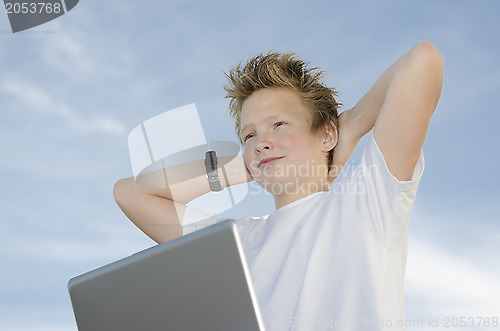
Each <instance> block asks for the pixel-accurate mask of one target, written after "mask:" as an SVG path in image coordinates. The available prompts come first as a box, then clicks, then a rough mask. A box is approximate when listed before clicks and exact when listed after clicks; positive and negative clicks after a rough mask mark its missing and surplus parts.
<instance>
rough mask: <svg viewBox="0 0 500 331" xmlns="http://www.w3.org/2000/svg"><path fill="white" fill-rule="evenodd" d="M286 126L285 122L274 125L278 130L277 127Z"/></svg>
mask: <svg viewBox="0 0 500 331" xmlns="http://www.w3.org/2000/svg"><path fill="white" fill-rule="evenodd" d="M285 124H286V123H285V122H283V121H281V122H276V123H274V127H275V128H277V127H280V126H283V125H285Z"/></svg>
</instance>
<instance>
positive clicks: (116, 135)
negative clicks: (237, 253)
mask: <svg viewBox="0 0 500 331" xmlns="http://www.w3.org/2000/svg"><path fill="white" fill-rule="evenodd" d="M499 12H500V4H499V3H498V2H497V1H479V2H473V1H432V2H431V1H419V2H417V1H411V2H410V1H404V2H403V1H395V0H394V1H302V0H292V1H281V0H279V1H278V0H275V1H267V2H266V1H256V2H251V3H250V2H243V1H241V2H236V1H229V0H226V1H210V2H205V1H190V0H183V1H181V0H177V1H149V2H139V1H128V0H123V1H120V2H111V1H110V2H103V1H94V0H87V1H81V2H80V3H79V4H78V5H77V6H76V7H75V8H74V9H73V10H72V11H71V12H69V13H68V14H66V15H64V16H62V17H60V18H58V19H56V20H54V21H52V22H49V23H47V24H44V25H42V26H39V27H37V28H34V29H31V30H27V31H24V32H20V33H16V34H12V32H10V26H9V23H8V20H7V15H6V14H5V13H1V14H0V58H1V59H2V61H0V119H1V120H0V152H1V157H0V170H1V175H0V176H1V177H0V181H1V187H2V190H1V193H0V212H1V213H0V215H1V220H0V247H1V250H0V266H1V272H0V330H2V331H4V330H6V331H7V330H8V331H20V330H51V331H59V330H64V331H66V330H76V325H75V322H74V318H73V312H72V308H71V303H70V300H69V296H68V293H67V289H66V284H67V281H68V280H69V279H70V278H71V277H73V276H76V275H78V274H81V273H83V272H86V271H89V270H91V269H94V268H97V267H99V266H101V265H104V264H106V263H109V262H112V261H115V260H118V259H120V258H123V257H125V256H127V255H130V254H132V253H135V252H137V251H138V250H142V249H144V248H147V247H150V246H152V245H153V244H154V243H153V242H152V241H151V240H149V239H148V238H147V237H145V236H144V235H143V234H142V233H141V232H140V231H139V230H137V229H136V228H135V227H134V226H133V225H132V224H131V223H130V222H128V221H127V219H126V218H125V216H124V215H123V214H122V213H121V211H120V210H119V209H118V207H117V206H116V205H115V203H114V201H113V197H112V187H113V184H114V182H115V181H116V180H118V179H119V178H123V177H128V176H131V174H132V170H131V166H130V160H129V156H128V147H127V135H128V133H129V132H130V131H131V130H132V129H133V128H134V127H136V126H137V125H138V124H140V123H141V122H143V121H144V120H146V119H149V118H151V117H153V116H155V115H158V114H160V113H162V112H164V111H167V110H169V109H173V108H176V107H180V106H183V105H187V104H190V103H193V102H194V103H196V105H197V107H198V111H199V114H200V118H201V122H202V124H203V127H204V130H205V134H206V136H207V138H208V139H209V140H232V141H236V137H235V136H234V135H233V125H232V123H231V122H230V120H229V119H228V118H227V114H226V109H227V101H226V100H224V98H223V97H224V92H223V90H222V85H223V84H224V79H225V78H224V74H223V71H225V70H227V69H228V68H229V67H230V66H232V65H234V64H236V63H238V62H239V61H240V60H242V59H246V58H248V57H249V56H251V55H254V54H255V53H258V52H267V51H269V50H271V49H274V50H281V51H295V52H297V53H298V54H299V55H300V56H301V57H303V58H305V59H307V60H308V61H309V62H311V63H312V64H313V65H315V66H320V67H322V68H323V69H325V70H326V71H328V73H329V75H328V78H327V83H328V84H329V85H334V86H336V87H337V88H338V89H339V91H340V92H341V95H342V103H343V104H344V109H347V108H349V107H352V106H353V105H354V104H355V103H356V101H357V100H358V99H359V98H360V97H361V96H362V95H363V93H364V92H365V91H366V90H367V89H368V88H369V87H370V86H371V84H372V83H373V82H374V81H375V80H376V78H377V77H378V76H379V75H380V74H381V73H382V72H383V71H384V70H385V68H387V67H388V66H389V65H390V64H392V63H393V62H394V61H395V60H397V59H398V58H399V57H400V56H401V55H403V54H404V53H405V52H406V51H408V50H409V49H410V48H411V47H412V46H413V45H415V44H416V43H417V42H418V41H420V40H429V41H431V42H433V43H434V44H435V45H436V47H437V48H438V49H439V50H440V51H441V52H442V54H443V55H444V58H445V63H446V68H445V82H444V90H443V95H442V98H441V101H440V104H439V106H438V109H437V111H436V113H435V116H434V118H433V120H432V122H431V126H430V128H429V133H428V137H427V141H426V143H425V146H424V155H425V160H426V168H425V171H424V176H423V178H422V181H421V183H420V188H419V193H418V195H417V200H416V202H415V206H414V210H413V213H412V215H411V219H410V222H411V225H410V248H409V257H408V265H407V273H406V285H405V286H406V312H407V319H409V320H423V321H424V325H425V323H427V321H428V320H429V318H432V319H435V318H439V319H440V320H441V321H443V320H444V318H446V317H447V316H450V317H453V316H458V317H460V316H464V317H470V316H483V317H493V316H497V317H500V315H499V314H500V313H499V307H500V280H499V279H500V258H499V257H498V256H499V255H498V251H499V250H500V217H499V214H500V210H499V209H500V207H499V203H498V201H499V197H500V189H499V188H498V186H499V184H500V176H498V169H499V167H498V164H499V162H500V157H499V155H498V150H499V147H500V146H499V143H498V139H497V138H496V132H497V131H498V130H497V125H498V123H499V122H500V114H499V112H498V109H497V108H498V106H497V95H498V91H499V90H500V65H499V61H500V60H499V59H500V49H499V47H500V46H499V45H500V43H499V39H500V38H499V33H500V21H499V20H498V17H497V16H498V13H499ZM357 152H359V149H358V151H357ZM354 159H356V155H355V156H354ZM256 203H257V204H259V205H260V206H261V208H262V214H265V213H269V212H271V211H272V208H273V202H272V200H270V198H269V197H266V196H258V197H251V198H249V199H247V200H245V201H244V202H243V203H242V204H241V205H240V206H238V208H237V209H236V210H234V213H235V214H237V215H246V214H249V213H253V210H254V209H252V208H251V207H252V206H254V205H255V204H256ZM495 314H496V315H495ZM418 329H426V328H418ZM429 329H432V328H429ZM434 329H435V328H434ZM465 329H467V330H468V329H477V330H480V329H483V328H481V327H478V328H465ZM465 329H464V330H465Z"/></svg>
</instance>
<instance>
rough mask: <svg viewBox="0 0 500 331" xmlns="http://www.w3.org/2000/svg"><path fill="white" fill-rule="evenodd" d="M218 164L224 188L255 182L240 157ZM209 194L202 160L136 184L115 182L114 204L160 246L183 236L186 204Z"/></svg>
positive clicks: (129, 180) (143, 177)
mask: <svg viewBox="0 0 500 331" xmlns="http://www.w3.org/2000/svg"><path fill="white" fill-rule="evenodd" d="M218 161H219V168H218V171H219V178H220V182H221V186H222V187H223V188H225V187H228V186H231V185H236V184H240V183H245V182H248V181H251V180H253V179H252V177H251V176H250V175H249V173H248V172H247V171H246V168H245V165H244V162H243V157H242V156H241V155H238V156H236V157H221V158H218ZM190 174H195V176H190ZM226 177H227V181H226ZM172 179H174V180H172ZM179 179H182V180H179ZM169 181H170V184H169ZM137 183H140V184H141V185H139V184H137ZM208 192H210V187H209V185H208V181H207V178H206V175H205V164H204V161H203V160H200V161H196V162H190V163H185V164H181V165H177V166H173V167H169V168H167V169H161V170H157V171H155V172H152V173H149V174H145V175H141V176H139V177H138V178H137V181H136V180H135V179H134V177H130V178H124V179H121V180H119V181H118V182H116V184H115V186H114V189H113V195H114V198H115V201H116V203H117V204H118V206H119V207H120V209H121V210H122V211H123V213H124V214H125V215H126V216H127V217H128V218H129V219H130V220H131V221H132V222H133V223H134V224H135V225H136V226H137V227H138V228H139V229H141V230H142V231H143V232H144V233H145V234H147V235H148V236H149V237H150V238H151V239H153V240H154V241H156V242H158V243H161V242H165V241H168V240H172V239H175V238H177V237H180V236H181V235H182V226H181V220H182V217H183V216H184V212H185V209H186V204H187V203H188V202H189V201H191V200H194V199H195V198H197V197H199V196H202V195H203V194H206V193H208Z"/></svg>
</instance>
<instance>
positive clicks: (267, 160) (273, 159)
mask: <svg viewBox="0 0 500 331" xmlns="http://www.w3.org/2000/svg"><path fill="white" fill-rule="evenodd" d="M282 158H283V156H281V157H268V158H265V159H263V160H261V161H260V162H259V168H262V167H266V166H268V165H271V164H273V163H275V162H277V161H278V160H281V159H282Z"/></svg>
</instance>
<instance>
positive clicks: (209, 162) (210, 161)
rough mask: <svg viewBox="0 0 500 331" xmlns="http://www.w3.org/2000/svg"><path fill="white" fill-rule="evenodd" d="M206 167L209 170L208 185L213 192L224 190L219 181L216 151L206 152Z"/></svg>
mask: <svg viewBox="0 0 500 331" xmlns="http://www.w3.org/2000/svg"><path fill="white" fill-rule="evenodd" d="M205 168H206V170H207V179H208V185H209V186H210V190H211V191H212V192H219V191H222V187H221V185H220V181H219V172H218V171H217V155H216V154H215V151H208V152H206V153H205Z"/></svg>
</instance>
